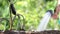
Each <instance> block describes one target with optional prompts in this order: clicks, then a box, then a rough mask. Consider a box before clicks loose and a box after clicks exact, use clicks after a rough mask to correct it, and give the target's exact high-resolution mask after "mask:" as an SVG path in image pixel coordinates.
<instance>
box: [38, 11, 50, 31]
mask: <svg viewBox="0 0 60 34" xmlns="http://www.w3.org/2000/svg"><path fill="white" fill-rule="evenodd" d="M50 18H51V13H50V12H49V11H48V12H46V14H45V15H44V17H43V18H42V20H41V21H40V23H39V25H38V27H37V31H44V30H46V27H47V25H48V23H49V20H50Z"/></svg>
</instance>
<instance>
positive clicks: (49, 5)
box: [0, 0, 58, 30]
mask: <svg viewBox="0 0 60 34" xmlns="http://www.w3.org/2000/svg"><path fill="white" fill-rule="evenodd" d="M13 2H15V3H14V7H15V9H16V12H17V14H21V15H23V16H24V18H25V22H23V20H22V19H21V22H20V23H22V22H23V23H24V24H25V29H26V30H35V29H36V28H37V26H38V24H39V22H40V20H41V19H42V17H43V16H44V14H45V13H46V11H47V10H49V9H51V10H53V11H54V8H55V7H56V3H57V2H56V0H55V1H52V0H51V1H50V0H49V1H47V0H45V1H44V0H14V1H13ZM13 16H14V15H13ZM0 17H2V18H8V19H9V18H10V17H9V2H8V0H0ZM21 18H22V17H21ZM53 22H54V20H52V19H51V20H50V21H49V24H48V26H47V29H50V28H51V29H54V28H55V24H54V23H53ZM4 23H5V22H4ZM17 23H18V19H17V18H16V19H15V21H14V24H13V29H16V27H17ZM3 26H4V25H3V24H2V26H1V27H2V28H0V29H2V30H3ZM57 27H58V25H57Z"/></svg>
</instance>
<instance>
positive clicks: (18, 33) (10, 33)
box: [0, 30, 60, 34]
mask: <svg viewBox="0 0 60 34" xmlns="http://www.w3.org/2000/svg"><path fill="white" fill-rule="evenodd" d="M0 34H60V31H59V30H50V31H41V32H32V31H31V32H26V31H9V30H8V31H4V32H2V31H0Z"/></svg>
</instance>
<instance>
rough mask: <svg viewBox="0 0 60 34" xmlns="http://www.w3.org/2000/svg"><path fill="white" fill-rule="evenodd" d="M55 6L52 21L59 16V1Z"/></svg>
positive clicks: (59, 0)
mask: <svg viewBox="0 0 60 34" xmlns="http://www.w3.org/2000/svg"><path fill="white" fill-rule="evenodd" d="M57 2H58V3H57V6H56V8H55V10H54V14H53V16H52V17H53V19H57V18H58V14H59V12H60V0H57Z"/></svg>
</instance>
